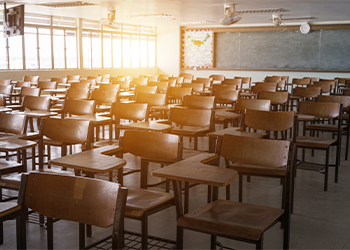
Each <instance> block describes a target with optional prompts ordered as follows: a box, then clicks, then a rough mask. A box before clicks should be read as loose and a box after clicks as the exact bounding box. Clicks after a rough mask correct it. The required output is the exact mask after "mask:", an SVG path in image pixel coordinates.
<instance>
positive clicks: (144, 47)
mask: <svg viewBox="0 0 350 250" xmlns="http://www.w3.org/2000/svg"><path fill="white" fill-rule="evenodd" d="M147 52H148V49H147V36H141V42H140V60H141V65H140V66H141V67H147V65H148V62H147V58H148V54H147Z"/></svg>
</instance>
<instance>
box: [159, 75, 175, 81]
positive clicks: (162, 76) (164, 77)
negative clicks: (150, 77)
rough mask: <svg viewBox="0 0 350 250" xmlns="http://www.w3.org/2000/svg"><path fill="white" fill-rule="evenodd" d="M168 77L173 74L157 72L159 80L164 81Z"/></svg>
mask: <svg viewBox="0 0 350 250" xmlns="http://www.w3.org/2000/svg"><path fill="white" fill-rule="evenodd" d="M169 77H173V75H171V74H170V75H169V74H159V78H158V79H159V81H166V80H168V79H169Z"/></svg>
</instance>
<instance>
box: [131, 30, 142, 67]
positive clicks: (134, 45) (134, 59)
mask: <svg viewBox="0 0 350 250" xmlns="http://www.w3.org/2000/svg"><path fill="white" fill-rule="evenodd" d="M139 52H140V42H139V36H131V67H132V68H138V67H140V53H139Z"/></svg>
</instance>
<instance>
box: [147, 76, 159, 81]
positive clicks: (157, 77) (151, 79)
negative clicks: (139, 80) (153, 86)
mask: <svg viewBox="0 0 350 250" xmlns="http://www.w3.org/2000/svg"><path fill="white" fill-rule="evenodd" d="M146 78H147V79H148V82H158V81H159V76H147V77H146Z"/></svg>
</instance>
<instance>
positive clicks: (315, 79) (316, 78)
mask: <svg viewBox="0 0 350 250" xmlns="http://www.w3.org/2000/svg"><path fill="white" fill-rule="evenodd" d="M303 79H310V83H314V82H318V81H319V80H320V78H319V77H308V76H306V77H304V78H303Z"/></svg>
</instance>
